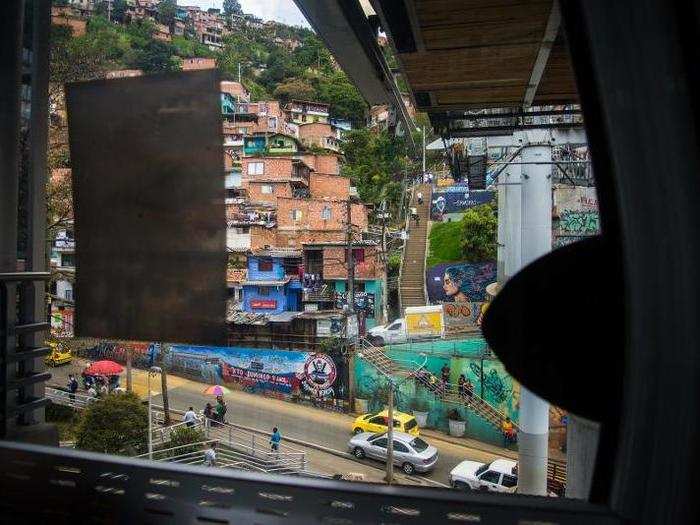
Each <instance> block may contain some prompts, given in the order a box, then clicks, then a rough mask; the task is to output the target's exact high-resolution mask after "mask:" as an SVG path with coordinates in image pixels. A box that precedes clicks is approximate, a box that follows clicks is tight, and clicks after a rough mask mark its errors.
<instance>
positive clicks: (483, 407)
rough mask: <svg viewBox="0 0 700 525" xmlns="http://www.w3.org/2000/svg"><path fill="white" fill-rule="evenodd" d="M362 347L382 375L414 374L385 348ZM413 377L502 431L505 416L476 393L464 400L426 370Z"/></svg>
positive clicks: (444, 399) (455, 386)
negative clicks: (386, 351) (385, 350)
mask: <svg viewBox="0 0 700 525" xmlns="http://www.w3.org/2000/svg"><path fill="white" fill-rule="evenodd" d="M361 345H362V357H363V359H365V360H366V361H368V362H369V363H371V364H372V365H373V366H374V367H375V368H377V369H378V370H379V371H381V372H382V373H384V374H387V375H393V376H397V375H403V376H405V375H407V374H411V373H412V372H411V371H410V370H408V369H407V368H405V367H403V366H402V365H401V364H399V363H398V362H397V361H395V360H393V359H392V358H391V357H389V356H388V355H386V354H385V353H384V350H383V348H381V347H378V346H374V345H372V344H371V343H370V342H369V341H365V340H362V342H361ZM413 376H414V377H415V380H416V382H418V383H419V384H421V386H423V387H424V388H425V389H426V390H428V391H429V392H430V393H431V394H432V395H433V396H435V397H436V398H437V399H440V400H442V401H444V402H446V403H452V404H454V405H459V406H463V407H466V408H467V409H468V410H471V411H472V412H474V413H476V414H477V415H478V416H480V417H481V418H482V419H484V420H486V421H488V422H489V423H490V424H491V425H493V426H494V427H495V428H496V429H498V430H500V429H501V424H502V423H503V421H504V420H505V418H506V416H505V414H503V413H502V412H501V411H500V410H498V409H497V408H495V407H494V406H492V405H491V404H489V403H488V402H487V401H486V400H484V399H482V398H481V397H479V395H477V394H476V392H473V393H472V396H471V399H467V398H466V397H465V398H463V397H461V396H460V395H459V390H458V388H457V385H454V384H450V383H447V384H443V383H442V381H440V379H439V378H438V377H436V376H434V375H433V374H431V373H430V372H428V371H426V370H421V371H418V372H417V373H413ZM513 426H515V428H516V429H517V430H519V429H518V427H517V425H516V424H515V423H513Z"/></svg>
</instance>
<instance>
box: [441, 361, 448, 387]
mask: <svg viewBox="0 0 700 525" xmlns="http://www.w3.org/2000/svg"><path fill="white" fill-rule="evenodd" d="M440 375H441V376H442V382H443V383H449V381H450V367H449V365H448V364H447V363H445V364H444V365H443V366H442V368H441V369H440Z"/></svg>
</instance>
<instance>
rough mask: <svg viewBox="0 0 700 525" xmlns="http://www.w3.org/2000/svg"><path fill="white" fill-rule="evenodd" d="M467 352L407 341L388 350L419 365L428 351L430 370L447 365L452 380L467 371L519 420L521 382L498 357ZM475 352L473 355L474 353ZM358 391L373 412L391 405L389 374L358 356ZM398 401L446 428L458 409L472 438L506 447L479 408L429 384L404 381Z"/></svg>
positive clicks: (479, 391) (478, 390)
mask: <svg viewBox="0 0 700 525" xmlns="http://www.w3.org/2000/svg"><path fill="white" fill-rule="evenodd" d="M474 346H475V348H474V349H472V350H474V352H473V353H472V352H471V351H470V352H468V354H470V355H469V356H468V357H467V356H465V354H462V353H461V352H460V353H457V354H453V355H450V354H449V353H444V349H442V350H441V351H439V352H431V351H430V350H429V349H428V348H427V347H425V346H421V347H417V346H416V347H415V348H414V347H411V346H406V345H404V346H403V347H402V349H400V350H399V349H396V348H395V347H390V349H389V350H388V355H389V357H391V358H392V359H395V360H397V361H399V362H401V363H402V364H403V365H404V366H407V363H415V366H418V364H419V363H420V362H422V360H423V358H422V355H427V356H428V357H427V363H426V369H427V370H428V371H429V372H431V373H432V374H434V375H436V376H439V375H440V371H441V369H442V367H443V365H445V364H447V365H448V366H449V368H450V383H457V381H458V379H459V376H460V374H464V375H465V376H466V377H467V378H468V379H469V381H471V383H472V385H473V386H474V392H475V394H476V395H478V396H483V398H484V399H485V400H486V401H487V402H488V403H490V404H491V405H492V406H494V407H495V408H496V409H497V410H499V411H500V412H501V413H502V414H503V415H504V416H508V417H510V418H511V419H512V420H513V421H515V422H517V421H518V418H519V400H520V387H519V385H518V383H517V382H516V381H515V380H513V378H512V377H510V376H509V375H508V373H507V372H506V370H505V368H504V366H503V364H502V363H501V362H500V361H498V359H495V358H493V357H486V356H485V355H484V354H483V351H482V352H479V351H477V348H476V346H478V345H474ZM472 354H473V355H472ZM354 377H355V389H356V391H355V395H356V397H358V398H361V399H366V400H367V403H368V408H369V410H370V411H372V412H374V411H379V410H382V409H383V408H384V406H385V404H386V388H387V384H386V379H385V378H384V377H383V376H382V375H381V374H380V373H379V372H377V371H376V369H375V368H374V367H373V366H372V365H370V364H368V363H366V362H365V361H364V360H362V359H356V360H355V376H354ZM395 406H396V408H397V410H400V411H402V412H406V413H410V412H411V411H413V410H422V411H427V412H428V425H427V426H428V427H430V428H437V429H441V430H443V431H444V430H447V427H448V413H449V412H450V410H452V409H455V408H456V409H457V410H458V411H459V413H460V414H461V415H462V416H463V417H464V419H465V421H467V430H466V435H467V437H471V438H475V439H479V440H481V441H484V442H487V443H491V444H494V445H498V446H503V436H502V434H501V432H500V429H499V428H497V427H495V426H494V425H492V424H491V423H489V422H488V421H486V420H485V419H483V418H482V417H480V416H479V415H478V414H477V413H476V412H474V411H473V410H470V409H469V408H467V407H466V406H463V405H458V404H453V403H446V402H444V401H442V400H441V399H440V398H439V397H437V396H435V395H434V394H432V393H431V392H430V391H429V390H428V389H426V388H425V387H423V386H422V385H421V384H419V383H417V382H415V381H410V380H409V381H405V382H403V383H401V385H400V386H399V389H398V391H396V393H395Z"/></svg>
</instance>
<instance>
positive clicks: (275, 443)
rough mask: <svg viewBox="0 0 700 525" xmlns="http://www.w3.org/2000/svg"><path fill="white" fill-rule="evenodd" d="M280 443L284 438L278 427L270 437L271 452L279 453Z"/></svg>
mask: <svg viewBox="0 0 700 525" xmlns="http://www.w3.org/2000/svg"><path fill="white" fill-rule="evenodd" d="M280 441H282V436H281V435H280V432H279V430H277V427H274V428H273V429H272V435H271V436H270V450H271V451H272V452H277V453H279V450H280Z"/></svg>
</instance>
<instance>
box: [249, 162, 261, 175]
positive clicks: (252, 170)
mask: <svg viewBox="0 0 700 525" xmlns="http://www.w3.org/2000/svg"><path fill="white" fill-rule="evenodd" d="M264 171H265V163H264V162H249V163H248V175H262V174H263V173H264Z"/></svg>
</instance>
